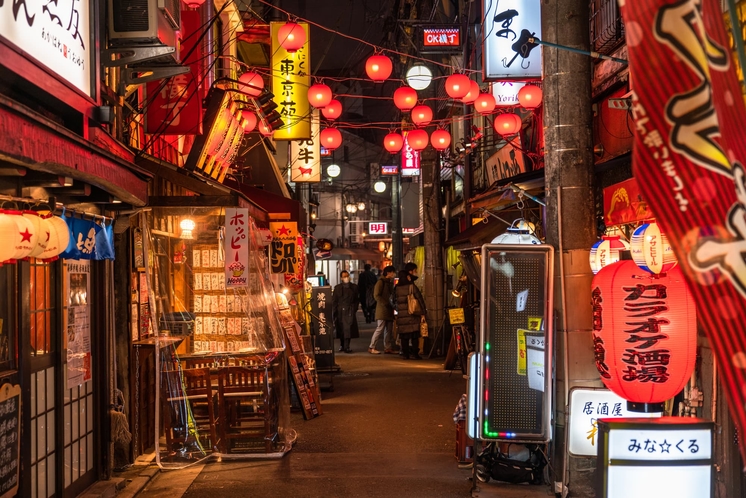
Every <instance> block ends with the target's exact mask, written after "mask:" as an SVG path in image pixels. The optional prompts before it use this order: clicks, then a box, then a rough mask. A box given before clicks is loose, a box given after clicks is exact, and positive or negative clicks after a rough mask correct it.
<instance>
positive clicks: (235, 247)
mask: <svg viewBox="0 0 746 498" xmlns="http://www.w3.org/2000/svg"><path fill="white" fill-rule="evenodd" d="M249 240H250V239H249V210H248V209H244V208H226V210H225V262H224V263H225V288H226V289H233V288H236V287H247V286H248V285H249Z"/></svg>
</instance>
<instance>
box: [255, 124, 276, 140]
mask: <svg viewBox="0 0 746 498" xmlns="http://www.w3.org/2000/svg"><path fill="white" fill-rule="evenodd" d="M258 128H259V133H261V134H262V136H265V137H271V136H272V134H273V133H274V130H273V129H272V128H270V127H269V126H268V125H267V123H265V122H264V120H262V121H259V126H258Z"/></svg>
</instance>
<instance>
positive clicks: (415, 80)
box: [406, 65, 433, 90]
mask: <svg viewBox="0 0 746 498" xmlns="http://www.w3.org/2000/svg"><path fill="white" fill-rule="evenodd" d="M406 78H407V85H409V86H411V87H412V88H414V89H415V90H424V89H425V88H427V87H429V86H430V82H431V81H433V73H432V72H431V71H430V69H428V67H427V66H422V65H417V66H412V67H410V68H409V71H407V75H406Z"/></svg>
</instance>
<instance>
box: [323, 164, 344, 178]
mask: <svg viewBox="0 0 746 498" xmlns="http://www.w3.org/2000/svg"><path fill="white" fill-rule="evenodd" d="M341 172H342V169H341V168H340V167H339V166H337V165H336V164H330V165H329V167H328V168H326V174H327V175H329V177H330V178H337V177H338V176H339V174H340V173H341Z"/></svg>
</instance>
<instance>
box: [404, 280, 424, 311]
mask: <svg viewBox="0 0 746 498" xmlns="http://www.w3.org/2000/svg"><path fill="white" fill-rule="evenodd" d="M413 287H414V284H412V285H411V286H410V287H409V294H407V311H408V312H409V314H410V315H421V314H422V307H421V306H420V302H419V301H418V300H417V296H415V295H414V294H413V293H412V290H413V289H412V288H413Z"/></svg>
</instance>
